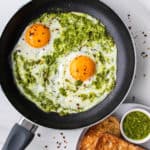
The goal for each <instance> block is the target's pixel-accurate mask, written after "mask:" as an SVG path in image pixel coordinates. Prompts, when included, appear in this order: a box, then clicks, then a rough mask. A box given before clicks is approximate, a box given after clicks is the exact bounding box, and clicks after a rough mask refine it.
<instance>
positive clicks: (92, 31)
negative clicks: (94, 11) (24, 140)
mask: <svg viewBox="0 0 150 150" xmlns="http://www.w3.org/2000/svg"><path fill="white" fill-rule="evenodd" d="M50 19H57V20H58V21H59V23H60V25H61V27H62V28H63V31H62V32H61V35H60V36H59V37H58V38H56V39H55V40H54V43H53V47H54V51H53V52H52V53H50V54H48V55H46V56H43V57H42V58H40V59H39V60H30V59H25V58H24V57H23V56H22V55H21V54H20V52H19V51H17V50H16V51H15V52H13V62H14V74H15V78H16V82H17V84H18V85H19V87H21V89H22V90H23V92H24V93H25V95H26V96H27V97H28V98H29V99H30V100H31V101H33V102H34V103H36V105H38V107H40V108H41V109H42V110H43V111H45V112H51V111H53V112H58V113H59V114H60V115H66V114H68V113H69V112H82V111H83V110H84V108H77V109H75V110H73V109H71V108H62V107H61V106H60V105H59V104H57V103H54V101H53V100H52V99H51V96H50V94H49V95H47V93H44V92H42V93H35V92H34V91H33V90H32V89H33V88H34V85H36V84H38V83H39V82H40V83H41V84H42V86H43V87H44V88H45V89H46V88H47V86H48V84H49V82H50V81H49V79H48V78H49V77H50V76H52V75H53V74H55V73H56V71H57V63H56V61H57V59H58V58H61V57H63V56H66V55H68V54H69V53H70V52H72V51H74V52H78V51H79V49H80V48H81V47H83V46H87V47H92V46H93V45H94V44H95V43H96V44H100V45H101V48H102V50H103V51H105V52H106V53H109V52H111V51H112V48H114V47H115V43H114V41H113V39H112V37H111V36H110V35H109V34H108V33H107V30H106V28H105V26H104V25H103V24H101V23H100V22H99V21H98V20H96V22H93V21H92V20H91V19H88V17H87V15H86V14H84V15H76V14H74V13H58V14H47V13H46V14H43V15H42V16H41V17H40V18H38V19H36V20H34V22H39V21H40V22H43V23H47V22H48V21H49V20H50ZM95 59H96V60H97V61H100V62H101V64H102V65H103V71H101V73H97V74H96V80H94V81H93V82H92V85H91V86H94V87H95V88H96V89H100V88H101V87H102V86H103V85H104V84H107V83H108V79H106V76H107V74H108V73H109V71H110V70H108V69H106V68H105V63H106V62H108V61H109V59H108V58H106V57H104V55H103V54H102V53H101V52H99V53H97V54H96V56H95ZM37 65H38V66H41V70H40V72H38V73H37V76H39V78H38V79H37V78H36V77H35V76H34V75H33V74H32V70H33V69H34V68H35V67H36V66H37ZM111 71H112V72H115V69H114V68H113V67H112V68H111ZM112 79H113V81H112V84H111V85H108V86H107V87H106V88H105V89H104V90H103V92H106V91H108V92H109V91H111V90H112V89H113V88H114V87H115V84H116V83H115V78H114V77H113V75H112ZM67 82H68V83H69V81H66V83H67ZM82 84H83V83H82V82H81V81H76V82H75V86H76V88H72V87H69V86H68V88H67V89H64V88H63V87H62V88H59V92H60V95H62V96H64V97H66V96H67V90H69V91H73V92H76V91H77V90H78V88H79V87H80V86H82ZM103 92H102V93H101V94H103ZM78 96H79V97H81V99H82V100H83V101H85V100H90V101H91V102H92V101H94V100H95V98H96V97H97V95H96V94H95V93H92V92H91V93H88V94H80V95H78Z"/></svg>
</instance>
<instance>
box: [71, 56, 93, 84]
mask: <svg viewBox="0 0 150 150" xmlns="http://www.w3.org/2000/svg"><path fill="white" fill-rule="evenodd" d="M94 73H95V62H94V61H93V60H92V59H91V58H89V57H87V56H78V57H76V58H74V59H73V60H72V62H71V64H70V74H71V75H72V77H73V78H74V79H76V80H81V81H85V80H87V79H89V78H90V77H92V76H93V75H94Z"/></svg>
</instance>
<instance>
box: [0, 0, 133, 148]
mask: <svg viewBox="0 0 150 150" xmlns="http://www.w3.org/2000/svg"><path fill="white" fill-rule="evenodd" d="M58 8H59V9H58ZM58 11H59V12H60V11H62V12H69V11H76V12H84V13H87V14H90V15H92V16H94V17H96V18H97V19H100V20H101V21H102V23H103V24H104V25H105V26H106V27H107V30H108V32H109V33H110V34H111V36H112V37H113V38H114V40H115V42H116V44H117V48H118V56H117V59H118V60H117V85H116V87H115V89H114V90H113V92H111V94H109V96H107V98H106V99H105V100H104V101H103V102H101V103H100V104H98V105H96V106H95V107H93V108H91V109H90V110H88V111H86V112H82V113H78V114H71V115H68V116H63V117H62V116H59V115H58V114H57V113H44V112H42V111H41V110H40V109H39V108H38V107H36V105H34V104H33V103H31V102H30V101H29V100H27V99H26V98H25V97H24V96H23V95H22V94H21V93H20V92H19V90H18V88H17V86H16V84H15V82H14V79H13V74H12V68H11V63H10V55H11V52H12V50H13V47H14V46H15V44H16V42H17V40H18V39H19V37H20V35H21V33H22V32H23V30H24V29H25V27H26V26H27V25H28V23H29V22H30V21H31V20H32V19H34V18H37V17H38V16H39V15H40V14H42V13H44V12H49V13H51V12H58ZM134 72H135V52H134V47H133V43H132V40H131V37H130V35H129V32H128V30H127V29H126V27H125V25H124V24H123V22H122V21H121V20H120V18H119V17H118V16H117V15H116V14H115V13H114V12H113V11H112V10H111V9H110V8H109V7H107V6H106V5H104V4H103V3H101V2H99V1H98V0H32V2H29V3H28V4H26V5H25V6H24V7H22V8H21V9H20V10H19V11H18V12H17V13H16V14H15V15H14V16H13V17H12V19H11V20H10V21H9V23H8V24H7V26H6V28H5V30H4V32H3V34H2V37H1V40H0V81H1V86H2V89H3V91H4V93H5V94H6V96H7V98H8V100H9V101H10V102H11V104H12V105H13V106H14V107H15V108H16V109H17V110H18V111H19V112H20V113H21V114H22V115H23V116H24V117H25V118H27V119H29V120H31V121H32V122H35V123H37V124H40V125H42V126H45V127H49V128H59V129H73V128H80V127H84V126H88V125H90V124H93V123H95V122H97V121H99V120H101V119H104V117H106V116H108V115H109V114H111V113H112V111H113V110H114V109H115V108H116V107H117V106H118V105H119V104H120V103H122V102H123V100H124V98H125V96H126V95H127V93H128V91H129V89H130V86H131V83H132V81H133V76H134ZM24 124H26V123H24ZM23 126H24V127H25V128H26V129H28V130H33V128H31V127H29V128H27V127H26V125H23ZM28 126H29V125H28ZM25 128H23V127H22V126H20V125H17V124H16V126H15V127H14V131H13V132H11V136H9V139H8V141H7V142H6V145H5V146H4V148H3V149H8V146H9V144H10V143H9V142H11V144H12V143H15V142H16V141H15V138H13V140H14V141H15V142H12V141H11V140H12V136H14V134H15V135H16V137H17V136H18V134H16V131H20V137H19V140H20V139H22V138H21V137H22V134H21V132H23V130H24V129H25ZM26 129H25V130H24V134H25V135H26V137H24V139H23V140H22V142H20V144H19V146H20V148H22V147H25V146H26V144H27V143H28V142H29V141H30V140H31V139H32V137H33V134H31V133H30V134H29V132H28V131H27V130H26ZM26 131H27V132H26ZM28 134H29V135H28ZM27 137H28V139H27ZM19 140H18V141H19ZM17 144H18V142H17ZM22 144H24V145H22ZM11 146H12V145H11ZM15 146H16V144H14V147H15ZM17 148H18V147H17ZM17 148H16V147H15V150H20V149H17ZM11 150H13V149H12V147H11Z"/></svg>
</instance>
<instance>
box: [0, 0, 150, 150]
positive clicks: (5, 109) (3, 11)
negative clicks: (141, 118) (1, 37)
mask: <svg viewBox="0 0 150 150" xmlns="http://www.w3.org/2000/svg"><path fill="white" fill-rule="evenodd" d="M28 1H29V0H11V1H10V0H5V1H2V0H0V34H1V33H2V31H3V29H4V27H5V25H6V23H7V22H8V20H9V19H10V18H11V16H12V15H13V14H14V13H15V12H16V11H17V9H19V8H20V7H21V6H22V5H23V4H25V3H26V2H28ZM102 1H103V2H104V3H106V4H107V5H108V6H110V7H111V8H112V9H114V10H115V11H116V13H118V15H119V16H120V17H121V19H122V20H123V21H124V23H125V24H126V25H127V26H131V30H130V32H131V34H132V36H133V37H134V38H135V39H134V41H135V44H136V51H137V72H136V79H135V80H134V84H133V87H132V89H131V92H130V94H129V95H128V99H133V101H134V102H137V103H142V104H145V105H147V106H149V107H150V1H149V0H102ZM128 14H130V17H128ZM142 32H144V33H146V34H147V37H145V36H144V35H143V34H142ZM14 36H15V35H14ZM141 52H145V53H146V54H147V55H148V56H147V57H145V58H144V57H143V56H141ZM146 54H144V55H146ZM20 117H21V115H20V114H19V113H18V112H17V111H16V110H15V109H14V108H13V107H12V106H11V104H10V103H9V102H8V101H7V98H6V97H5V95H4V93H3V92H2V91H1V89H0V149H1V147H2V145H3V143H4V141H5V139H6V137H7V135H8V133H9V131H10V129H11V127H12V126H13V124H14V123H15V122H16V121H18V120H19V118H20ZM37 132H39V133H41V137H38V136H35V139H34V140H33V142H32V143H31V144H30V145H29V147H28V148H27V150H44V149H49V150H50V149H51V150H57V146H58V144H57V140H58V142H61V143H62V144H61V146H60V148H59V149H60V150H64V149H67V150H75V146H76V141H77V139H78V135H79V134H80V132H81V130H75V131H74V130H71V131H60V130H53V129H47V128H43V127H39V129H38V131H37ZM61 132H63V134H64V135H65V136H66V140H67V142H68V143H67V144H64V142H63V141H64V140H63V138H62V136H61V135H60V133H61ZM45 145H48V148H45V147H44V146H45ZM65 145H67V147H66V148H64V146H65Z"/></svg>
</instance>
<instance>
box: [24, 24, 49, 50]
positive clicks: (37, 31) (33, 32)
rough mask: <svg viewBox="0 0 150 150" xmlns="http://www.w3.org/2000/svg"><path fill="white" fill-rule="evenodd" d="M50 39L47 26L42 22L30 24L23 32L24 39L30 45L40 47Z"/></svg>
mask: <svg viewBox="0 0 150 150" xmlns="http://www.w3.org/2000/svg"><path fill="white" fill-rule="evenodd" d="M49 40H50V31H49V28H48V27H46V26H45V25H42V24H33V25H31V26H30V27H29V28H28V29H27V30H26V33H25V41H26V42H27V43H28V44H29V45H30V46H32V47H35V48H40V47H43V46H45V45H46V44H48V42H49Z"/></svg>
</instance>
